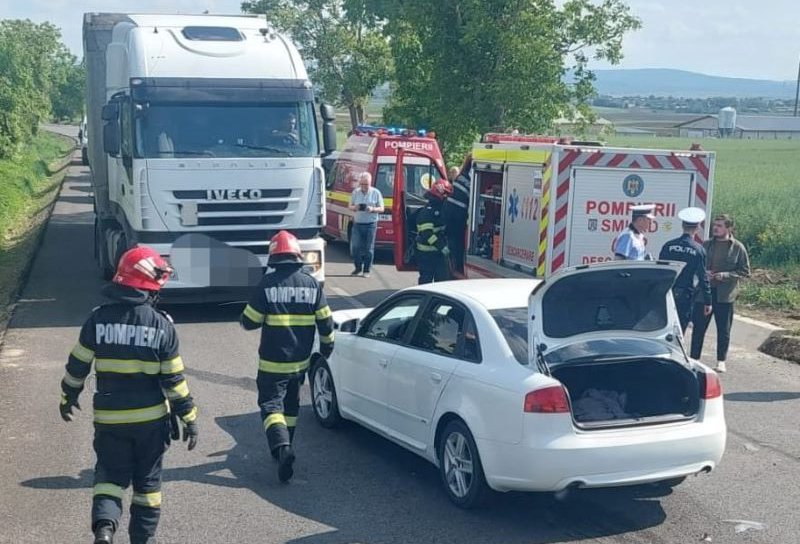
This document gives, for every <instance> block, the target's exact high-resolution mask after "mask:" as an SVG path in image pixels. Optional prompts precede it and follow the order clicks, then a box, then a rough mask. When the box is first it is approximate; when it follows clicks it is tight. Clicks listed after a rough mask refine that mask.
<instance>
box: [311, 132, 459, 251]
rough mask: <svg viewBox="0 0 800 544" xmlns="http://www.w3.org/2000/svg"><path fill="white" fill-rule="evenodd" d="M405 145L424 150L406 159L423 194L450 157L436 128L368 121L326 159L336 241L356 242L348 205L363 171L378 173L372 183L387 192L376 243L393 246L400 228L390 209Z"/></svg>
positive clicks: (414, 189) (412, 186) (330, 231)
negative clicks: (445, 157) (444, 153)
mask: <svg viewBox="0 0 800 544" xmlns="http://www.w3.org/2000/svg"><path fill="white" fill-rule="evenodd" d="M400 150H406V151H412V152H417V153H420V155H417V156H414V155H408V154H407V155H406V158H405V159H404V161H403V162H402V165H403V172H402V175H403V179H404V180H405V181H404V182H405V183H406V184H407V185H408V190H409V192H410V193H411V194H413V195H417V196H420V197H421V195H424V193H425V191H426V190H427V189H428V188H429V187H430V186H431V183H432V182H433V181H436V180H437V179H439V177H441V176H442V175H443V172H444V161H443V159H442V153H441V151H440V150H439V144H438V143H437V141H436V133H435V132H427V131H425V130H412V129H397V128H390V127H379V126H371V125H362V126H359V127H357V128H356V129H355V130H354V131H353V132H352V133H351V134H350V136H349V137H348V139H347V143H346V144H345V146H344V148H343V149H342V150H341V151H340V152H337V153H334V154H333V155H332V156H331V157H330V158H329V159H328V160H327V161H326V170H327V171H326V180H327V187H326V188H327V196H326V213H327V226H326V227H325V230H324V233H325V235H326V236H327V237H328V238H329V239H331V240H341V241H345V242H349V241H350V232H351V228H352V223H353V215H354V212H352V211H351V210H350V209H348V207H347V206H348V205H349V204H350V195H351V194H352V192H353V190H354V189H355V188H356V187H357V186H358V182H357V180H358V176H359V175H360V174H361V173H362V172H369V173H370V174H372V183H373V186H374V187H376V188H377V189H378V190H379V191H380V192H381V194H382V195H383V197H384V205H385V207H386V212H385V213H384V214H381V216H380V218H379V221H378V230H377V233H376V236H375V247H377V248H387V249H388V248H391V247H392V246H393V245H394V239H395V231H394V227H393V225H392V215H391V212H390V210H391V209H392V206H393V199H392V195H393V192H394V189H393V185H394V180H395V168H396V163H397V156H398V152H399V151H400Z"/></svg>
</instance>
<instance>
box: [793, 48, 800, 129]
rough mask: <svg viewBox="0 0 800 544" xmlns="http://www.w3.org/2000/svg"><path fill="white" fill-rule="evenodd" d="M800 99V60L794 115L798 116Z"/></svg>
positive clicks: (799, 62)
mask: <svg viewBox="0 0 800 544" xmlns="http://www.w3.org/2000/svg"><path fill="white" fill-rule="evenodd" d="M798 101H800V61H798V63H797V90H796V91H795V92H794V116H795V117H797V102H798Z"/></svg>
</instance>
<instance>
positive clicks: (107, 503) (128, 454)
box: [60, 246, 197, 544]
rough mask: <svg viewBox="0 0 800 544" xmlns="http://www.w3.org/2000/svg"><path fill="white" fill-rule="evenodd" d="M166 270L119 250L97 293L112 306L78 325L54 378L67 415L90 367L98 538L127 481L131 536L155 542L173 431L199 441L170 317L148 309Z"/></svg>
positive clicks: (138, 543) (102, 542)
mask: <svg viewBox="0 0 800 544" xmlns="http://www.w3.org/2000/svg"><path fill="white" fill-rule="evenodd" d="M170 273H171V269H170V267H169V265H168V264H167V262H166V261H165V260H164V259H163V258H162V257H161V256H160V255H159V254H158V252H156V251H155V250H153V249H151V248H149V247H145V246H139V247H136V248H134V249H130V250H128V251H127V252H125V253H124V254H123V255H122V257H121V258H120V261H119V266H118V267H117V271H116V274H115V275H114V277H113V279H112V283H110V284H109V285H107V286H106V287H105V288H104V289H103V294H104V295H105V296H106V297H108V298H109V299H111V302H110V303H109V304H105V305H103V306H100V307H98V308H95V309H94V310H93V311H92V314H91V315H90V316H89V319H88V320H87V321H86V323H84V325H83V328H81V332H80V337H79V340H78V343H77V344H75V347H74V348H73V349H72V352H70V354H69V359H68V361H67V367H66V373H65V374H64V378H63V380H62V381H61V391H62V393H61V405H60V411H61V417H62V418H63V419H64V421H72V418H73V415H74V414H73V411H72V410H73V408H78V409H80V405H79V404H78V396H79V395H80V393H81V391H82V390H83V387H84V383H85V381H86V377H87V376H88V375H89V372H90V371H91V368H92V363H94V368H95V372H96V374H97V391H96V392H95V394H94V425H95V437H94V449H95V452H96V454H97V465H96V466H95V474H94V499H93V505H92V530H93V531H94V534H95V540H94V542H95V544H109V543H111V542H113V539H114V533H115V532H116V530H117V526H118V524H119V519H120V516H121V515H122V496H123V494H124V492H125V488H126V487H128V484H130V483H133V498H132V500H131V507H130V513H131V517H130V525H129V528H128V532H129V534H130V541H131V543H132V544H151V543H154V542H155V534H156V527H157V525H158V520H159V517H160V513H161V466H162V460H163V458H164V453H165V451H166V449H167V447H168V445H169V441H170V436H171V437H172V438H173V439H178V438H179V437H180V428H181V427H183V440H184V441H186V440H187V439H188V441H189V444H188V446H189V449H190V450H192V449H194V447H195V445H196V444H197V424H196V419H197V409H196V408H195V406H194V402H193V400H192V397H191V395H190V394H189V386H188V385H187V383H186V380H185V379H184V377H183V374H182V372H183V362H182V360H181V357H180V355H179V354H178V337H177V334H176V332H175V328H174V326H173V325H172V319H171V318H170V317H169V315H167V314H166V313H164V312H160V311H158V310H156V309H155V307H154V305H155V303H156V301H157V297H158V292H159V290H160V289H161V287H162V286H163V285H164V283H166V281H167V279H168V278H169V275H170ZM170 414H171V415H170ZM171 425H172V428H170V427H171Z"/></svg>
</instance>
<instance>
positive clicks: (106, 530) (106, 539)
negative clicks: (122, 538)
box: [94, 521, 114, 544]
mask: <svg viewBox="0 0 800 544" xmlns="http://www.w3.org/2000/svg"><path fill="white" fill-rule="evenodd" d="M113 542H114V524H113V523H111V522H110V521H101V522H100V523H98V524H97V528H96V529H95V530H94V544H112V543H113Z"/></svg>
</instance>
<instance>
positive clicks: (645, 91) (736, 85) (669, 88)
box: [595, 68, 795, 99]
mask: <svg viewBox="0 0 800 544" xmlns="http://www.w3.org/2000/svg"><path fill="white" fill-rule="evenodd" d="M595 75H596V76H597V81H596V82H595V88H596V89H597V92H598V93H599V94H601V95H611V96H650V95H655V96H675V97H684V98H705V97H709V96H733V97H738V98H755V97H762V98H787V99H792V98H794V94H795V82H794V81H769V80H762V79H743V78H733V77H720V76H709V75H706V74H698V73H695V72H687V71H684V70H670V69H662V68H644V69H638V70H597V71H595Z"/></svg>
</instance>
